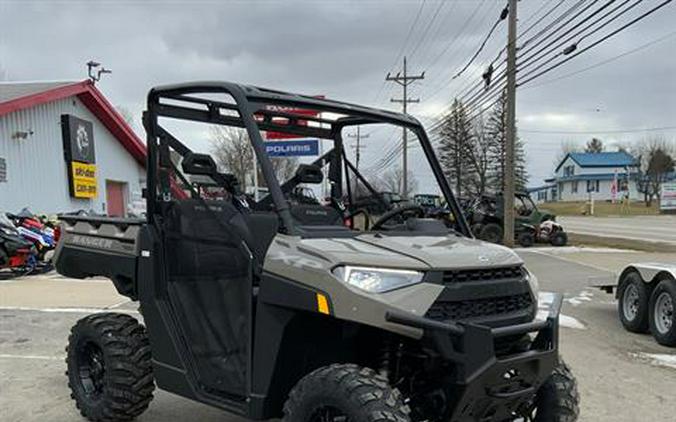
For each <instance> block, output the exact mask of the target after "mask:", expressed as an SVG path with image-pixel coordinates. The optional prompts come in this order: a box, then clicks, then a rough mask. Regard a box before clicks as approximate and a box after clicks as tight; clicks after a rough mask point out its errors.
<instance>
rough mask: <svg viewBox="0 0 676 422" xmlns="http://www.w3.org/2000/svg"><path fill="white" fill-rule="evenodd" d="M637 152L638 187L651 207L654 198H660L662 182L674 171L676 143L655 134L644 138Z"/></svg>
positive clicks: (647, 204)
mask: <svg viewBox="0 0 676 422" xmlns="http://www.w3.org/2000/svg"><path fill="white" fill-rule="evenodd" d="M637 152H638V164H639V169H638V174H637V177H636V187H637V190H638V191H639V192H640V193H642V194H643V200H644V202H645V204H646V206H648V207H649V206H650V205H651V204H652V200H653V199H658V200H659V199H660V191H661V186H662V183H664V182H666V181H667V175H668V174H669V173H670V172H673V171H674V166H675V165H676V163H675V162H674V156H675V155H676V143H674V142H669V141H667V140H666V138H665V137H664V136H661V135H658V136H653V137H650V138H646V139H644V140H643V141H642V142H641V143H640V144H639V146H638V148H637Z"/></svg>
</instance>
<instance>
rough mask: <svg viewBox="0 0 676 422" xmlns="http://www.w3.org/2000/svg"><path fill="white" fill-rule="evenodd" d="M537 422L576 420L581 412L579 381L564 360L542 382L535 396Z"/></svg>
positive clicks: (572, 421)
mask: <svg viewBox="0 0 676 422" xmlns="http://www.w3.org/2000/svg"><path fill="white" fill-rule="evenodd" d="M535 405H536V409H537V412H536V415H535V419H534V421H535V422H575V421H577V418H578V415H579V414H580V394H579V393H578V391H577V381H576V380H575V377H574V376H573V373H572V372H571V371H570V368H569V367H568V365H566V364H565V362H563V361H562V360H560V361H559V364H558V365H557V366H556V367H555V368H554V372H552V374H551V375H550V376H549V378H548V379H547V381H545V382H544V384H542V386H541V387H540V389H539V390H538V392H537V396H536V398H535Z"/></svg>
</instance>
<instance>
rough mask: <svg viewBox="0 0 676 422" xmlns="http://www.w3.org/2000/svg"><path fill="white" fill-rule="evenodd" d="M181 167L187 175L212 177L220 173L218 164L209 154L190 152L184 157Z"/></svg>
mask: <svg viewBox="0 0 676 422" xmlns="http://www.w3.org/2000/svg"><path fill="white" fill-rule="evenodd" d="M181 167H182V168H183V172H184V173H186V174H196V175H204V176H212V175H214V174H216V173H218V168H217V166H216V162H215V161H214V159H213V158H212V157H211V155H209V154H199V153H195V152H189V153H188V154H186V156H185V157H183V161H182V162H181Z"/></svg>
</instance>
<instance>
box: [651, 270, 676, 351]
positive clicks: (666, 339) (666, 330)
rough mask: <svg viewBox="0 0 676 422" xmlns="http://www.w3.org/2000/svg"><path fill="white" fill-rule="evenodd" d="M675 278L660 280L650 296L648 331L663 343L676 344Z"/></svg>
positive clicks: (664, 344)
mask: <svg viewBox="0 0 676 422" xmlns="http://www.w3.org/2000/svg"><path fill="white" fill-rule="evenodd" d="M674 311H676V280H672V279H670V278H666V279H664V280H662V281H660V282H659V283H658V284H657V286H655V289H654V290H653V292H652V295H651V296H650V308H649V312H648V315H649V321H650V332H651V333H652V335H653V337H654V338H655V340H656V341H657V342H658V343H659V344H661V345H663V346H669V347H673V346H676V313H675V312H674Z"/></svg>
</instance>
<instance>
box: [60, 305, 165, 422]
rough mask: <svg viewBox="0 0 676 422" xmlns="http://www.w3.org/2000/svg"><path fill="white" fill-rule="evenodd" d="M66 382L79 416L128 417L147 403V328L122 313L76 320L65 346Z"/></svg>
mask: <svg viewBox="0 0 676 422" xmlns="http://www.w3.org/2000/svg"><path fill="white" fill-rule="evenodd" d="M66 354H67V356H66V363H67V365H68V371H67V372H66V375H67V376H68V387H70V390H71V398H73V400H75V405H76V406H77V408H78V409H79V410H80V413H81V414H82V416H84V417H86V418H87V419H89V420H91V421H94V422H118V421H120V422H121V421H129V420H132V419H134V418H136V417H137V416H139V415H140V414H141V413H143V411H145V410H146V409H147V408H148V405H149V404H150V401H151V400H152V398H153V390H154V389H155V384H154V381H153V371H152V364H151V355H150V344H149V342H148V336H147V334H146V329H145V327H144V326H143V325H141V324H139V322H138V321H137V320H136V319H134V318H132V317H131V316H129V315H126V314H116V313H101V314H94V315H89V316H87V317H85V318H82V319H81V320H79V321H78V322H77V323H76V324H75V325H74V326H73V328H72V329H71V334H70V337H69V339H68V346H67V347H66Z"/></svg>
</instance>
